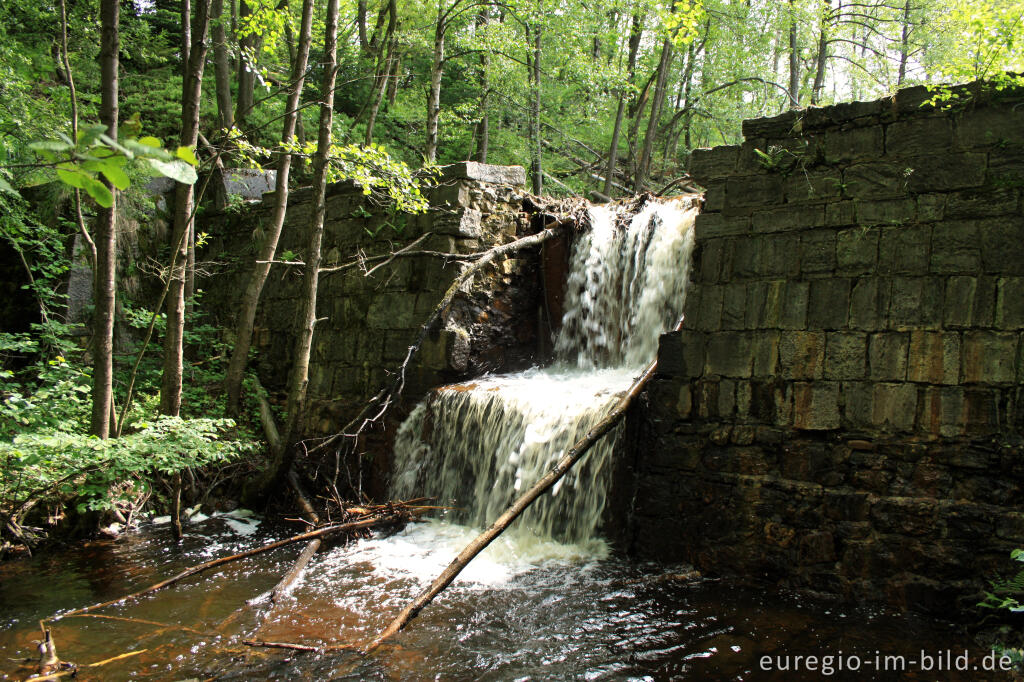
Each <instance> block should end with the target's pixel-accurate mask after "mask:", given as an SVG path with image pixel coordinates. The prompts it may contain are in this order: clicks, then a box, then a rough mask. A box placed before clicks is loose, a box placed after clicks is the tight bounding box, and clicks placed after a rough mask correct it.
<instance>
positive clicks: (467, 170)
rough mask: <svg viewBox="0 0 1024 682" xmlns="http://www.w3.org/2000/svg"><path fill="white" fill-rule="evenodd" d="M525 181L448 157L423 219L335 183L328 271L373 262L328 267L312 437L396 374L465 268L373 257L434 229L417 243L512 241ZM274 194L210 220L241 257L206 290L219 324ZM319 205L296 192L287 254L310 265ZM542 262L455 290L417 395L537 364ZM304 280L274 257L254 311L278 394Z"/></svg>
mask: <svg viewBox="0 0 1024 682" xmlns="http://www.w3.org/2000/svg"><path fill="white" fill-rule="evenodd" d="M525 182H526V178H525V172H524V171H523V169H522V168H520V167H518V166H490V165H484V164H479V163H473V162H466V163H460V164H454V165H451V166H446V167H444V169H443V174H442V176H441V178H440V179H439V181H438V182H437V183H436V185H435V186H434V187H433V188H432V189H431V190H430V191H429V192H428V199H429V201H430V209H429V210H428V211H427V212H426V213H425V214H422V215H408V214H402V213H391V212H389V211H387V210H386V209H384V208H380V207H375V206H374V205H373V203H372V202H370V201H369V200H368V198H367V196H366V195H365V194H364V193H363V190H362V188H360V187H357V186H355V185H354V184H352V183H348V182H342V183H337V184H335V185H332V186H330V187H329V188H328V196H327V220H326V224H325V234H324V267H325V268H331V267H333V266H339V265H344V264H352V263H353V262H354V261H355V260H357V259H358V258H359V257H360V256H361V257H363V258H364V259H365V260H364V264H363V265H356V266H355V267H347V268H345V269H342V270H337V271H335V272H331V273H324V274H323V275H322V276H321V280H320V292H319V305H318V311H317V314H318V315H319V317H320V318H322V319H321V320H320V321H319V322H318V323H317V327H316V335H315V337H314V340H313V354H312V357H311V363H310V383H309V395H310V398H311V401H310V402H311V404H310V408H309V409H308V410H307V412H306V418H305V423H304V424H303V425H302V432H303V433H304V434H306V435H322V434H331V433H334V431H335V430H336V429H338V428H340V427H341V426H342V425H344V424H345V423H346V422H347V421H348V419H349V418H351V417H352V416H353V414H354V413H355V412H358V410H359V409H360V408H361V407H362V405H363V404H364V403H365V400H366V399H367V398H369V397H370V396H372V395H374V394H375V393H377V391H379V390H380V389H381V388H382V387H383V386H385V385H387V384H388V383H389V376H390V375H389V374H388V372H392V371H394V370H395V369H396V368H397V367H398V366H399V365H400V364H401V362H402V360H403V359H404V358H405V355H406V351H407V349H408V347H409V345H410V344H412V342H413V341H414V339H415V338H416V336H417V335H418V332H419V329H420V326H421V325H422V324H423V322H424V321H425V320H426V319H427V318H428V316H429V315H430V313H431V312H432V310H433V308H434V307H435V306H436V305H437V303H438V302H439V301H440V300H441V297H442V296H443V295H444V293H445V291H446V290H447V289H448V287H449V286H450V285H451V283H452V281H453V280H454V278H455V277H456V276H457V274H458V273H459V267H460V266H459V263H458V262H456V261H455V260H454V259H446V258H440V257H435V256H423V257H416V258H396V259H395V260H394V261H393V262H391V263H388V264H386V265H384V266H382V267H380V268H379V269H377V270H376V271H375V272H374V273H373V274H371V275H369V276H365V272H366V271H367V270H370V269H371V268H373V267H374V266H375V265H378V264H380V261H379V260H376V261H375V260H373V258H374V256H381V255H386V254H388V253H391V252H392V251H397V250H399V249H401V248H403V247H404V246H407V245H409V244H412V243H413V242H415V241H417V240H418V239H420V238H421V237H424V235H426V238H425V239H424V240H423V241H419V242H417V246H416V247H415V248H416V250H429V251H435V252H444V253H453V254H467V253H473V252H476V251H479V250H481V249H485V248H487V247H488V246H491V245H494V244H497V243H501V242H505V241H510V240H512V239H513V238H515V237H516V236H517V232H520V231H522V230H524V229H526V228H528V224H527V223H526V222H524V221H523V220H521V219H520V210H521V205H522V196H521V194H522V187H523V185H524V184H525ZM271 201H272V195H271V194H267V195H264V201H263V204H262V205H261V206H257V207H255V208H250V209H246V210H243V211H241V212H239V213H236V214H232V213H231V212H226V213H222V214H219V216H218V217H216V218H213V219H211V220H210V226H209V228H208V229H209V230H210V232H211V233H212V234H213V238H212V239H213V243H212V244H211V245H210V248H209V252H210V253H213V254H218V253H220V254H225V256H223V257H227V258H229V259H233V262H231V263H229V264H228V265H227V267H224V268H223V269H222V272H221V273H220V274H219V275H218V276H217V277H216V278H215V279H214V281H213V282H212V283H211V284H210V285H208V286H207V289H208V290H209V291H210V292H211V299H212V300H209V303H210V304H212V306H213V307H214V309H215V314H216V315H217V316H218V317H219V318H220V319H222V320H226V321H230V320H231V319H232V318H233V314H234V305H235V303H236V301H237V296H238V295H239V293H240V292H241V291H242V290H243V288H244V286H245V277H246V276H247V275H248V272H249V269H250V268H251V263H252V259H253V258H254V254H255V250H256V249H255V245H256V243H258V240H259V239H260V238H261V237H262V233H261V231H260V230H261V224H262V222H264V221H266V220H269V215H270V212H271V204H270V202H271ZM311 211H312V202H311V195H310V192H309V190H308V189H306V190H298V191H296V192H293V193H292V196H291V198H290V202H289V209H288V219H287V222H286V224H285V228H284V231H283V233H282V238H281V244H280V245H279V248H278V253H279V254H282V253H287V252H292V253H293V254H295V255H294V258H295V259H296V260H298V261H301V260H302V256H303V253H304V251H305V243H306V234H307V231H308V230H307V226H308V223H309V218H310V213H311ZM519 236H521V235H519ZM223 257H222V258H223ZM534 261H536V259H520V260H506V261H505V262H504V263H503V264H501V265H500V266H499V267H498V268H494V269H492V270H491V271H490V272H488V273H485V274H483V275H481V276H480V277H478V278H477V279H478V281H477V282H476V285H475V286H474V287H472V290H471V291H470V292H468V293H466V294H465V295H460V296H459V297H458V298H457V299H456V301H455V303H454V304H453V305H452V307H451V309H450V310H449V312H448V313H447V315H446V316H445V319H444V321H443V324H442V325H441V328H440V329H438V330H436V331H435V333H433V334H432V335H431V336H430V337H429V338H428V340H427V343H426V344H425V346H424V347H423V348H422V349H421V352H420V354H419V355H418V356H417V357H416V358H415V361H414V362H413V363H412V365H411V366H410V369H409V372H408V373H407V374H406V391H405V395H406V397H407V398H408V399H409V400H410V401H415V400H416V399H418V398H419V397H421V396H422V394H423V393H425V392H426V391H427V390H428V389H430V388H433V387H434V386H437V385H440V384H444V383H449V382H451V381H455V380H459V379H462V378H465V377H467V376H475V375H479V374H482V373H483V372H484V371H487V370H496V369H503V368H521V367H525V366H528V365H529V364H531V362H532V361H533V354H534V351H535V350H536V342H537V338H538V334H537V323H538V316H537V307H536V306H537V303H538V301H537V298H536V294H537V293H538V290H539V284H538V277H537V273H536V267H537V266H536V265H535V262H534ZM300 283H301V268H300V267H293V266H287V265H275V266H274V270H272V271H271V275H270V280H269V281H268V283H267V286H266V288H265V289H264V293H263V299H262V301H261V304H260V310H259V313H258V315H257V320H256V328H255V330H254V338H253V346H254V347H255V348H256V349H257V350H258V351H259V352H258V354H257V360H256V363H255V368H256V370H257V372H258V374H259V376H260V379H261V381H262V382H263V383H264V385H265V386H266V387H267V388H268V389H270V390H271V391H272V392H273V391H275V390H277V391H280V390H283V389H284V387H285V385H286V383H287V377H288V372H289V370H290V368H291V365H290V363H291V356H292V349H293V345H294V331H293V330H294V329H295V328H296V319H297V316H298V315H300V314H301V306H300V297H301V287H300ZM381 466H386V463H383V464H381Z"/></svg>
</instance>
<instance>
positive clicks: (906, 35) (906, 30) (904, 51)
mask: <svg viewBox="0 0 1024 682" xmlns="http://www.w3.org/2000/svg"><path fill="white" fill-rule="evenodd" d="M909 59H910V0H906V1H905V2H904V3H903V31H902V33H901V34H900V70H899V74H898V75H897V76H896V87H899V86H901V85H903V81H904V80H905V79H906V77H907V61H908V60H909Z"/></svg>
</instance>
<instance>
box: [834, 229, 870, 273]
mask: <svg viewBox="0 0 1024 682" xmlns="http://www.w3.org/2000/svg"><path fill="white" fill-rule="evenodd" d="M878 235H879V230H877V229H870V228H862V227H853V228H849V229H846V230H840V231H839V233H838V235H837V237H836V268H837V269H838V271H839V272H840V273H841V274H849V275H861V274H867V273H871V272H874V271H875V267H876V263H877V261H878Z"/></svg>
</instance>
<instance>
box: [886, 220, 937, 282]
mask: <svg viewBox="0 0 1024 682" xmlns="http://www.w3.org/2000/svg"><path fill="white" fill-rule="evenodd" d="M931 231H932V230H931V225H929V224H922V225H900V226H898V227H883V228H882V232H881V239H880V242H879V246H878V272H879V273H882V274H909V275H925V274H928V266H929V255H930V252H931Z"/></svg>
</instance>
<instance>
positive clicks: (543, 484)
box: [363, 321, 682, 654]
mask: <svg viewBox="0 0 1024 682" xmlns="http://www.w3.org/2000/svg"><path fill="white" fill-rule="evenodd" d="M681 325H682V321H680V322H679V324H678V325H676V329H679V328H680V327H681ZM657 367H658V361H657V360H655V361H654V362H652V363H651V364H650V365H648V366H647V369H645V370H644V372H643V374H641V375H640V376H639V377H638V378H637V379H636V380H635V381H634V382H633V384H632V386H630V388H629V390H628V391H626V393H625V394H623V396H622V397H621V398H619V400H618V402H616V403H615V406H614V407H613V408H612V410H611V412H609V413H608V416H606V417H605V418H604V419H602V420H601V421H600V422H598V423H597V425H595V426H594V428H592V429H590V431H588V432H587V434H586V435H585V436H583V438H581V439H580V440H579V441H577V442H576V443H575V444H574V445H573V446H572V447H571V448H569V449H568V450H566V452H565V454H564V455H563V456H562V458H561V459H560V460H558V463H557V464H555V466H554V467H552V469H551V470H550V471H549V472H548V473H547V474H545V475H544V477H543V478H541V479H540V480H539V481H537V483H536V484H534V486H533V487H532V488H530V489H529V490H528V491H526V492H525V493H524V494H523V495H521V496H520V497H519V499H517V500H516V501H515V502H513V503H512V506H510V507H509V508H508V509H506V510H505V512H504V513H503V514H502V515H501V516H499V517H498V519H497V520H496V521H495V522H494V523H493V524H491V526H490V528H488V529H487V530H485V531H484V532H483V533H481V534H480V535H478V536H477V537H476V539H474V540H473V541H472V542H470V543H469V544H468V545H466V548H465V549H463V550H462V552H460V553H459V555H458V556H457V557H455V559H454V560H453V561H452V562H451V563H450V564H448V567H447V568H446V569H445V570H444V571H443V572H442V573H441V575H439V576H438V577H437V578H436V579H435V580H434V582H433V583H431V585H430V587H428V588H427V589H426V590H424V591H423V592H422V593H421V594H420V595H419V596H418V597H416V598H415V599H414V600H413V601H412V602H411V603H409V605H408V606H406V607H405V608H404V609H402V612H401V613H399V614H398V616H396V617H395V619H394V620H392V621H391V624H390V625H388V626H387V628H385V630H384V632H382V633H381V634H380V635H379V636H378V637H377V638H376V639H375V640H373V641H372V642H370V644H369V645H368V646H367V647H366V649H364V651H363V653H364V654H369V653H371V652H373V651H374V650H375V649H377V648H378V647H379V646H380V645H381V644H382V643H384V641H385V640H387V639H388V638H389V637H391V636H392V635H394V634H395V633H397V632H399V631H401V630H402V629H403V628H405V626H406V625H408V624H409V621H411V620H412V619H413V618H415V617H416V616H417V615H418V614H419V612H420V611H422V610H423V609H424V608H425V607H426V606H427V605H428V604H430V602H432V601H433V600H434V598H435V597H436V596H437V595H439V594H440V593H441V592H442V591H443V590H444V589H445V588H446V587H448V585H450V584H451V583H452V581H453V580H455V577H456V576H458V575H459V573H461V572H462V570H463V569H464V568H466V566H467V565H468V564H469V562H470V561H472V560H473V559H474V558H475V557H476V555H477V554H479V553H480V552H482V551H483V550H484V549H485V548H486V547H487V546H488V545H489V544H491V542H493V541H494V539H495V538H497V537H498V536H499V535H501V534H502V533H503V532H504V531H505V529H506V528H508V527H509V525H511V524H512V522H513V521H515V520H516V519H517V518H518V517H519V515H520V514H522V513H523V512H524V511H525V510H526V508H527V507H529V506H530V505H531V504H532V503H533V502H534V500H536V499H537V498H538V497H540V496H541V495H542V494H543V493H544V492H546V491H547V490H548V489H549V488H551V486H553V485H554V484H555V483H557V482H558V480H559V479H561V478H562V477H563V476H565V474H566V473H567V472H568V471H569V469H571V468H572V466H573V465H574V464H576V462H578V461H579V460H580V458H581V457H583V455H585V454H586V453H587V451H589V450H590V448H591V447H593V445H594V444H595V443H596V442H597V441H598V440H600V439H601V437H602V436H604V435H605V434H607V433H608V432H609V431H611V430H612V429H613V428H614V427H615V425H616V424H618V423H619V421H620V420H621V419H622V418H623V417H624V416H625V415H626V411H627V410H628V409H629V406H630V405H631V404H632V402H633V400H634V399H635V398H636V396H637V395H639V394H640V392H641V391H642V390H643V388H644V386H645V385H646V384H647V382H648V381H649V380H650V378H651V377H652V376H654V374H655V372H656V371H657Z"/></svg>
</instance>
